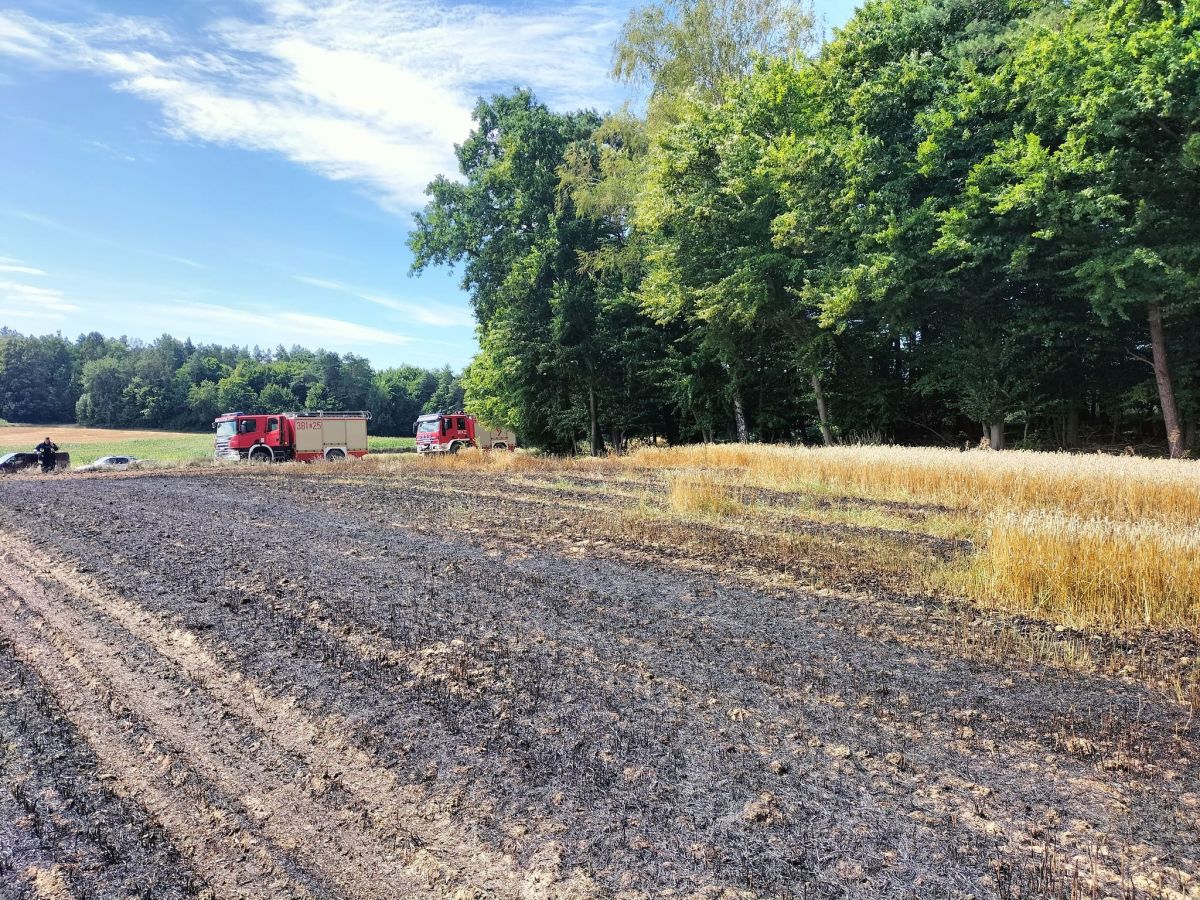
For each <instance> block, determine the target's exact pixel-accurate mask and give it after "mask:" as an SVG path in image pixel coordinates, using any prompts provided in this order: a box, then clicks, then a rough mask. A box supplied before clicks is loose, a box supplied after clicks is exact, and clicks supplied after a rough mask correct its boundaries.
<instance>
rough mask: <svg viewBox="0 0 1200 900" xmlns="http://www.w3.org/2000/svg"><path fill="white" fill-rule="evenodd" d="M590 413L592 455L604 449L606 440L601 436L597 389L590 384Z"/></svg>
mask: <svg viewBox="0 0 1200 900" xmlns="http://www.w3.org/2000/svg"><path fill="white" fill-rule="evenodd" d="M588 415H589V416H590V417H591V443H592V456H599V455H600V454H601V453H602V452H603V451H604V440H603V438H601V437H600V422H599V421H598V420H597V419H596V389H595V388H593V387H592V386H591V385H590V384H589V385H588Z"/></svg>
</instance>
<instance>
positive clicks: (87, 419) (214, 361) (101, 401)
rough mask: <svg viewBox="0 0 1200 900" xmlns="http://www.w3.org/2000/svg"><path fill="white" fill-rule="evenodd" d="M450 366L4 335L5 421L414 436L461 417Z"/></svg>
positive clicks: (0, 352)
mask: <svg viewBox="0 0 1200 900" xmlns="http://www.w3.org/2000/svg"><path fill="white" fill-rule="evenodd" d="M462 402H463V395H462V387H461V385H460V383H459V379H458V376H457V375H456V374H455V373H454V372H453V371H451V369H450V368H449V366H447V367H445V368H442V369H436V370H435V369H423V368H420V367H418V366H397V367H394V368H388V369H380V370H378V371H376V370H375V369H373V368H372V367H371V364H370V363H369V362H368V361H367V360H365V359H363V358H362V357H360V356H355V355H354V354H351V353H346V354H337V353H331V352H328V351H325V350H315V351H314V350H306V349H303V348H301V347H293V348H291V349H290V350H289V349H286V348H284V347H282V346H280V347H278V348H276V349H275V350H273V351H264V350H261V349H259V348H257V347H255V348H253V349H251V348H246V347H224V346H221V345H218V344H194V343H192V341H191V340H183V341H180V340H178V339H177V338H174V337H171V336H170V335H163V336H162V337H160V338H158V339H156V340H154V341H151V342H150V343H144V342H142V341H140V340H131V339H129V338H125V337H119V338H108V337H105V336H104V335H102V334H99V333H97V332H94V331H93V332H91V333H90V334H85V335H81V336H80V337H78V338H77V339H75V340H73V341H72V340H68V339H66V338H64V337H62V336H61V335H56V334H55V335H43V336H29V335H24V334H20V333H19V332H16V331H13V330H11V329H9V328H0V419H4V420H7V421H9V422H28V423H41V422H69V421H76V422H78V423H79V424H80V425H90V426H99V427H110V428H171V429H179V430H202V429H206V428H210V427H211V426H212V422H213V419H214V418H215V417H216V416H218V415H220V414H221V413H224V412H231V411H239V412H283V411H288V410H294V409H368V410H370V411H371V413H372V420H371V432H372V433H373V434H379V435H401V436H403V435H411V434H412V427H413V421H414V420H415V419H416V418H417V416H419V415H421V414H422V413H424V412H433V411H436V410H439V409H460V408H461V407H462Z"/></svg>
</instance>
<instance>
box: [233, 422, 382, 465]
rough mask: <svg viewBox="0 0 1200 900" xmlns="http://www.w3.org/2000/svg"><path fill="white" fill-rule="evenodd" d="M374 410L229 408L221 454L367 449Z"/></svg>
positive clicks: (318, 455) (303, 457) (331, 453)
mask: <svg viewBox="0 0 1200 900" xmlns="http://www.w3.org/2000/svg"><path fill="white" fill-rule="evenodd" d="M370 418H371V414H370V413H369V412H289V413H271V414H269V415H247V414H245V413H226V414H225V415H223V416H219V417H218V418H217V420H216V421H215V422H213V427H214V428H215V429H216V431H217V437H216V456H217V459H248V460H250V461H252V462H284V461H286V460H289V459H295V460H300V461H303V462H312V461H315V460H319V459H328V460H339V459H346V458H347V457H350V456H354V457H360V458H361V457H363V456H366V455H367V421H368V420H369V419H370Z"/></svg>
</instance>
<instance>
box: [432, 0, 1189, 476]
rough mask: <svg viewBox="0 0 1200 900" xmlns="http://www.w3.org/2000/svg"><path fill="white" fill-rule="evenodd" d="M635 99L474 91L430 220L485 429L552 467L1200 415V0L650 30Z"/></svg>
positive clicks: (873, 8) (905, 12)
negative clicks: (588, 455)
mask: <svg viewBox="0 0 1200 900" xmlns="http://www.w3.org/2000/svg"><path fill="white" fill-rule="evenodd" d="M614 58H615V69H616V71H615V74H616V75H617V76H618V77H621V78H625V79H628V80H630V81H631V82H634V83H636V84H638V85H640V86H642V87H643V88H644V92H645V99H646V102H645V104H644V109H642V110H641V111H639V112H637V113H634V112H631V111H629V110H623V111H619V112H617V113H614V114H611V115H608V116H607V117H601V116H599V115H597V114H595V113H593V112H590V111H579V112H567V113H562V112H555V111H552V110H550V109H548V108H547V107H546V106H545V105H543V104H542V103H539V102H538V101H537V100H536V98H535V97H534V96H532V95H531V94H530V93H529V92H527V91H515V92H513V93H511V94H508V95H503V96H496V97H493V98H491V99H487V100H481V101H480V103H479V104H478V106H477V108H476V110H475V122H476V125H475V128H474V130H473V132H472V133H471V135H470V136H469V137H468V139H467V140H466V141H465V142H464V143H463V144H462V145H461V146H459V147H458V148H457V154H458V160H459V166H460V173H459V174H458V176H457V177H455V178H454V179H451V178H446V177H443V178H439V179H437V180H436V181H435V182H433V183H432V184H431V185H430V186H429V189H428V193H429V196H430V201H429V203H428V205H427V207H426V208H425V210H424V211H423V212H422V213H420V214H419V215H418V220H417V229H416V230H415V231H414V233H413V235H412V238H411V241H410V244H411V248H412V249H413V251H414V253H415V255H416V263H415V266H414V268H415V269H416V270H418V271H419V270H422V269H425V268H426V267H429V266H435V265H447V264H457V265H460V266H461V267H462V272H463V286H464V288H465V289H466V290H468V291H469V292H470V295H471V298H472V301H473V304H474V309H475V313H476V317H477V319H478V323H479V326H478V327H479V338H480V345H481V352H480V354H479V355H478V356H477V357H476V359H475V360H474V362H473V363H472V365H471V366H470V367H469V368H468V370H467V372H466V373H465V375H464V385H465V388H466V398H467V403H468V406H470V407H472V408H474V409H476V410H479V411H482V412H485V413H486V414H487V415H488V417H489V418H492V419H494V420H500V421H504V422H506V423H508V424H509V425H511V426H514V427H516V428H518V430H520V431H521V432H523V433H524V434H525V435H526V437H527V439H529V440H531V441H532V442H533V443H537V444H541V445H543V446H547V447H551V448H556V449H569V448H572V447H578V446H586V445H587V444H588V443H590V444H591V447H592V449H593V450H594V451H599V450H600V449H601V448H602V447H603V446H604V445H605V444H610V445H611V444H620V443H621V442H622V441H623V440H624V439H626V438H628V437H631V436H644V435H659V436H666V437H668V438H669V439H671V440H700V439H703V440H712V439H714V438H716V439H735V440H743V441H744V440H767V441H774V440H806V441H822V440H823V441H825V442H826V443H831V442H835V441H840V440H854V439H883V440H899V441H905V442H944V443H948V444H952V443H962V442H964V441H967V440H969V441H971V442H972V443H974V442H978V441H980V439H981V438H982V437H984V436H986V437H987V438H988V439H989V441H990V444H991V446H993V447H996V448H1000V447H1003V446H1005V445H1013V444H1018V445H1023V446H1037V447H1076V446H1080V445H1084V444H1087V445H1103V444H1109V445H1115V446H1117V447H1120V446H1123V445H1126V444H1141V443H1149V444H1156V445H1157V446H1159V447H1161V448H1162V449H1164V450H1166V449H1168V448H1169V451H1170V453H1171V455H1172V456H1182V455H1184V454H1185V452H1187V451H1188V450H1189V449H1194V448H1196V445H1197V436H1196V427H1197V420H1198V419H1200V352H1198V351H1197V348H1198V347H1200V127H1198V126H1200V6H1198V5H1197V4H1196V3H1194V2H1183V0H1153V2H1151V0H1072V2H1069V3H1068V2H1064V0H869V2H867V3H865V4H864V5H863V6H862V7H861V8H860V9H859V10H858V11H857V13H856V14H855V15H854V17H853V18H852V19H851V20H850V21H849V23H848V24H847V25H846V26H845V27H844V28H842V29H840V30H838V31H837V32H836V33H835V35H834V37H833V38H832V39H831V40H829V41H827V42H825V43H824V44H823V45H822V46H819V47H816V46H815V41H814V28H813V23H812V19H811V16H810V15H809V14H808V12H807V10H806V9H804V8H802V7H798V6H796V5H795V4H792V3H788V2H783V0H691V2H687V0H666V2H661V3H657V4H651V5H649V6H646V7H643V8H641V9H639V10H637V11H635V12H634V13H633V14H632V15H631V17H630V18H629V20H628V22H627V23H626V25H625V28H624V31H623V33H622V35H621V37H620V40H619V42H618V44H617V46H616V51H615V57H614Z"/></svg>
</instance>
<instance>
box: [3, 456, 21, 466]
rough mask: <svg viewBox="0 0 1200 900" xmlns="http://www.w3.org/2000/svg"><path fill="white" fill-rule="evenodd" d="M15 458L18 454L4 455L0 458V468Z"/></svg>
mask: <svg viewBox="0 0 1200 900" xmlns="http://www.w3.org/2000/svg"><path fill="white" fill-rule="evenodd" d="M17 456H18V454H16V453H5V454H4V455H3V456H0V466H2V465H4V464H5V463H6V462H11V461H12V460H14V459H16V458H17Z"/></svg>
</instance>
